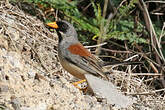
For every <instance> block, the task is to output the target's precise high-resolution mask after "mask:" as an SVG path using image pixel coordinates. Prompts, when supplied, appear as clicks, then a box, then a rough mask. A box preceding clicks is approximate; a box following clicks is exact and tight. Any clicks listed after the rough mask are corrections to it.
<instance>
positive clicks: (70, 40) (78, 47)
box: [47, 20, 143, 84]
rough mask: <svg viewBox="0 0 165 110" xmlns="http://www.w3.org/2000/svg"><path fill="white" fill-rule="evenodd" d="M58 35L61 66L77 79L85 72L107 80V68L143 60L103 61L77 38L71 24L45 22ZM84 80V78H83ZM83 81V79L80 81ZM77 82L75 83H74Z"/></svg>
mask: <svg viewBox="0 0 165 110" xmlns="http://www.w3.org/2000/svg"><path fill="white" fill-rule="evenodd" d="M47 26H48V27H50V28H52V29H55V30H56V32H57V35H58V58H59V61H60V63H61V65H62V67H63V68H64V69H65V70H66V71H68V72H69V73H70V74H72V75H73V76H75V77H76V78H78V79H81V80H84V79H86V78H85V74H91V75H94V76H97V77H98V76H100V77H102V78H103V79H105V80H109V78H108V77H107V73H109V68H111V67H116V66H119V65H135V64H142V63H143V62H130V61H125V62H104V61H100V59H98V58H97V57H96V56H94V55H93V54H91V52H90V51H88V50H87V49H86V48H85V47H84V46H83V45H82V44H81V43H80V42H79V40H78V34H77V32H76V30H75V28H74V27H73V25H72V24H70V23H69V22H67V21H65V20H60V21H56V22H50V23H47ZM84 81H85V80H84ZM80 82H83V81H80ZM76 84H77V83H76Z"/></svg>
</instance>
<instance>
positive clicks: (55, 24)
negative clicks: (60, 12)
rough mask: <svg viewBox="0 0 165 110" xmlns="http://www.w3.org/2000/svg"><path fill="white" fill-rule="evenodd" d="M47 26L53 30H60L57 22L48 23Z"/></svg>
mask: <svg viewBox="0 0 165 110" xmlns="http://www.w3.org/2000/svg"><path fill="white" fill-rule="evenodd" d="M47 26H49V27H51V28H54V29H57V28H58V25H57V23H56V22H51V23H47Z"/></svg>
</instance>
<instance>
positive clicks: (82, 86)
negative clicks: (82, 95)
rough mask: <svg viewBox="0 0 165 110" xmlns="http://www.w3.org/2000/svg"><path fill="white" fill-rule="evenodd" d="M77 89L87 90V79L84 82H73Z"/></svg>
mask: <svg viewBox="0 0 165 110" xmlns="http://www.w3.org/2000/svg"><path fill="white" fill-rule="evenodd" d="M72 84H73V85H74V86H75V87H76V88H78V89H80V90H82V91H84V90H86V89H87V82H86V79H84V80H80V81H77V82H73V83H72Z"/></svg>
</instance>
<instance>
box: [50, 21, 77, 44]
mask: <svg viewBox="0 0 165 110" xmlns="http://www.w3.org/2000/svg"><path fill="white" fill-rule="evenodd" d="M47 25H48V26H49V27H51V28H53V29H56V31H57V34H58V37H59V42H60V41H61V40H62V39H69V38H70V40H72V39H75V40H78V38H77V32H76V30H75V28H74V27H73V25H72V24H70V23H68V22H67V21H56V22H51V23H47Z"/></svg>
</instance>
